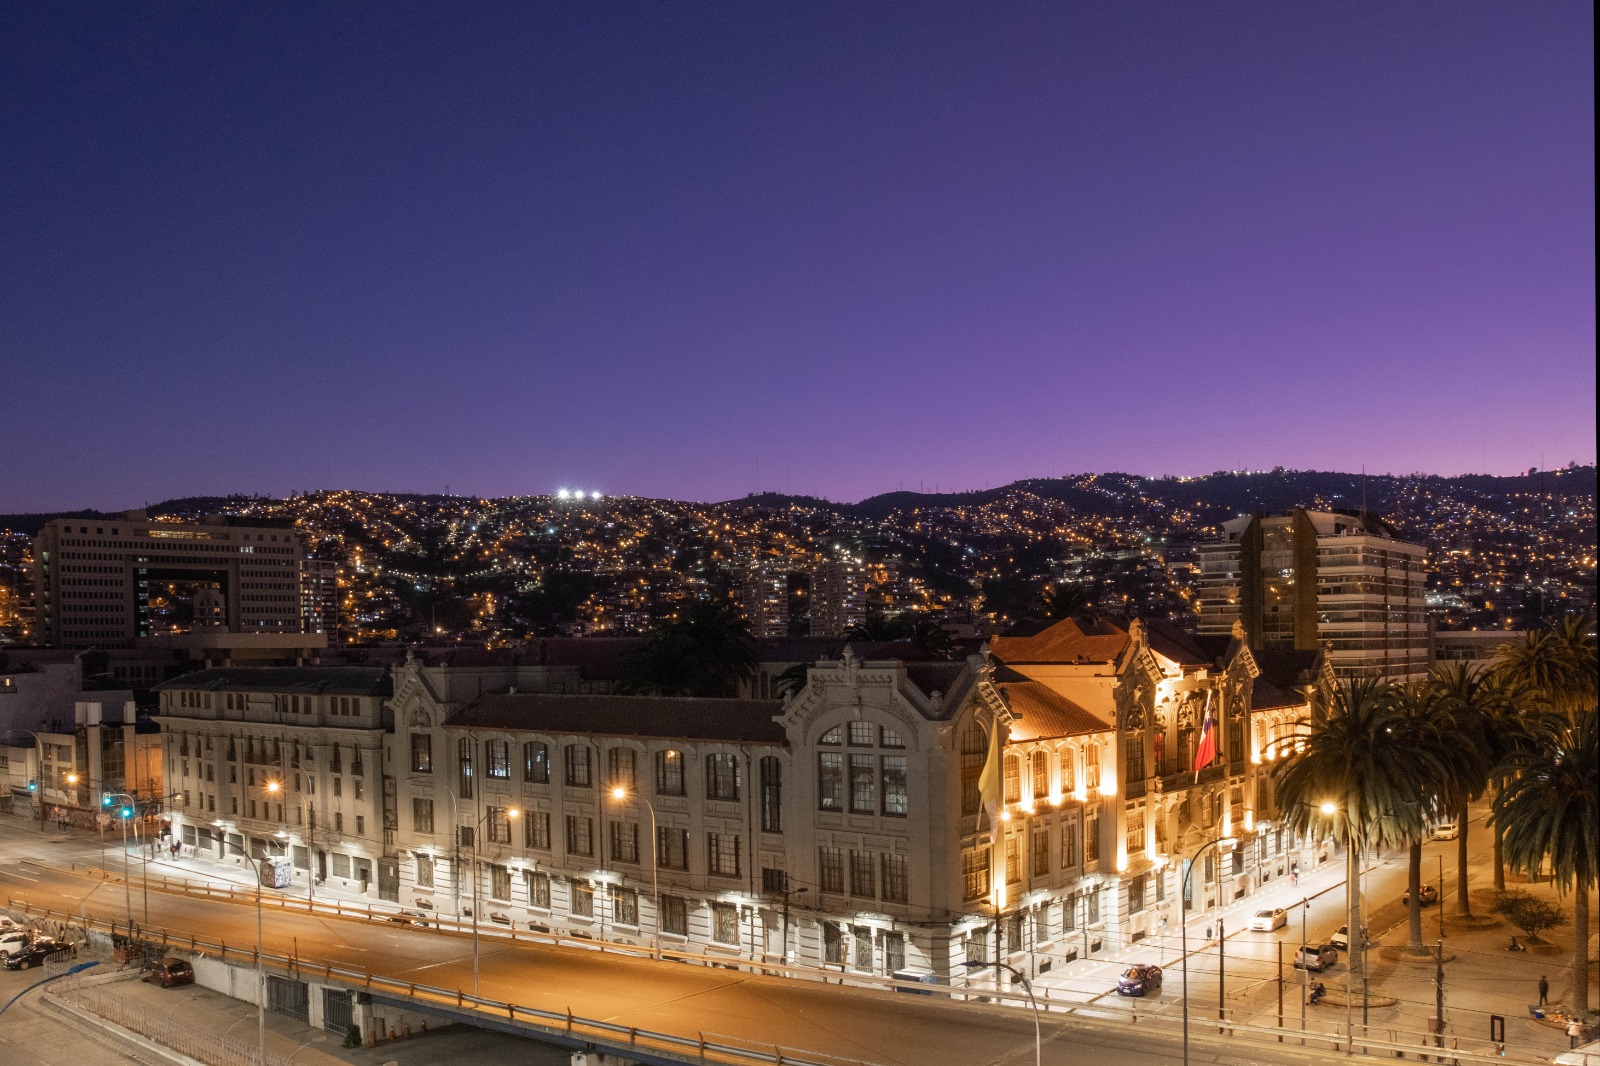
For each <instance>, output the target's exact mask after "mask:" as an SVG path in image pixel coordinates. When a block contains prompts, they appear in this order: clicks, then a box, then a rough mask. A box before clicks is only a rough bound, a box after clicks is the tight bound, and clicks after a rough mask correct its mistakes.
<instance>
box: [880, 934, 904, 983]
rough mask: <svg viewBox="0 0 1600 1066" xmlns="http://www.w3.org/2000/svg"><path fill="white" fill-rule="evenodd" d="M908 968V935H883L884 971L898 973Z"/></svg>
mask: <svg viewBox="0 0 1600 1066" xmlns="http://www.w3.org/2000/svg"><path fill="white" fill-rule="evenodd" d="M905 968H906V935H905V934H904V933H885V934H883V969H884V972H885V973H897V972H899V971H900V970H903V969H905Z"/></svg>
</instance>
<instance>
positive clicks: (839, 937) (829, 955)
mask: <svg viewBox="0 0 1600 1066" xmlns="http://www.w3.org/2000/svg"><path fill="white" fill-rule="evenodd" d="M822 961H823V962H831V963H833V964H834V965H836V966H843V965H844V932H843V930H841V929H840V928H839V927H838V926H837V925H834V924H833V923H832V922H823V923H822Z"/></svg>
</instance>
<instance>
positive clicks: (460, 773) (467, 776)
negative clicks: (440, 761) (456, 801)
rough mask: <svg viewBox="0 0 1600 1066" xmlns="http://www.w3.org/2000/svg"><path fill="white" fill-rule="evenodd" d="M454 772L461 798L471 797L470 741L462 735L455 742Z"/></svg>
mask: <svg viewBox="0 0 1600 1066" xmlns="http://www.w3.org/2000/svg"><path fill="white" fill-rule="evenodd" d="M456 774H457V777H458V781H459V786H460V792H459V795H460V796H461V798H462V799H471V798H472V741H471V740H469V739H468V738H466V737H462V738H461V740H460V741H459V742H457V744H456Z"/></svg>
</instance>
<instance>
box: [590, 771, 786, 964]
mask: <svg viewBox="0 0 1600 1066" xmlns="http://www.w3.org/2000/svg"><path fill="white" fill-rule="evenodd" d="M634 795H635V798H636V799H637V800H638V801H639V802H640V803H642V804H644V808H645V810H647V811H649V812H650V895H651V896H652V897H654V900H655V903H654V906H655V909H656V935H655V957H656V958H658V959H659V958H660V957H661V882H660V879H659V873H658V871H659V869H660V863H659V862H657V861H656V860H657V858H658V856H657V854H656V848H657V847H658V841H657V839H656V809H655V807H653V806H651V804H650V801H649V800H647V799H645V798H644V794H643V793H635V794H634ZM611 798H612V799H614V800H618V801H621V800H625V799H627V798H628V790H627V789H626V788H623V787H622V786H621V785H618V786H616V787H615V788H613V789H612V790H611ZM801 891H802V892H803V891H805V890H804V889H801ZM783 902H784V912H783V913H784V917H785V925H784V929H783V950H784V953H785V954H786V955H787V953H788V951H789V927H788V924H787V919H788V914H789V909H788V908H789V897H788V895H787V894H785V895H784V897H783ZM784 961H786V962H787V961H788V960H787V959H785V960H784Z"/></svg>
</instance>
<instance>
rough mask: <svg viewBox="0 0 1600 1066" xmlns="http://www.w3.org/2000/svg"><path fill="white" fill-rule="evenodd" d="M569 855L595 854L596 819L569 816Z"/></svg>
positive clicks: (574, 815)
mask: <svg viewBox="0 0 1600 1066" xmlns="http://www.w3.org/2000/svg"><path fill="white" fill-rule="evenodd" d="M567 854H569V855H593V854H594V819H593V818H584V817H582V816H581V815H576V814H569V815H567Z"/></svg>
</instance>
